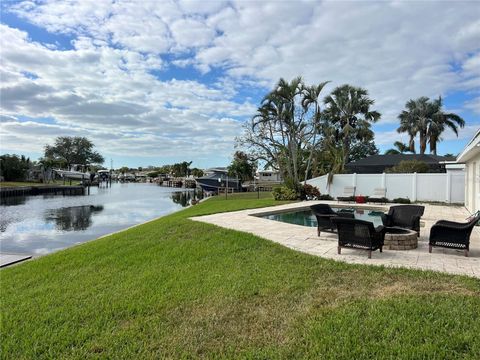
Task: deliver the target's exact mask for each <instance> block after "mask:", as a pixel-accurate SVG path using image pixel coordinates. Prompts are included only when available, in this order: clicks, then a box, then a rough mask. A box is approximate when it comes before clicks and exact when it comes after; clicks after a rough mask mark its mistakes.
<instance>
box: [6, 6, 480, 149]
mask: <svg viewBox="0 0 480 360" xmlns="http://www.w3.org/2000/svg"><path fill="white" fill-rule="evenodd" d="M9 6H10V7H9V8H8V7H5V9H6V10H10V11H13V12H15V13H16V14H17V15H18V16H20V17H22V18H24V19H26V20H27V21H29V22H31V23H33V24H35V25H37V26H40V27H42V28H45V29H47V30H48V31H49V32H52V33H61V34H68V35H69V36H71V37H73V42H72V46H73V48H72V49H68V50H65V49H61V48H60V47H59V46H56V45H55V44H54V45H52V44H43V43H38V42H33V41H32V40H31V39H30V38H29V36H28V34H27V33H25V32H23V31H20V30H17V29H13V28H10V27H8V26H5V25H1V27H0V32H1V37H0V48H1V52H2V53H1V57H2V61H1V64H0V76H1V79H2V103H1V110H2V113H4V114H5V116H20V115H22V116H28V117H30V118H33V119H34V118H36V117H48V118H52V119H54V120H55V125H52V126H53V127H51V126H50V127H49V126H44V125H39V126H40V128H42V131H45V133H44V137H43V138H42V140H43V143H44V142H45V140H46V139H47V138H48V136H47V133H48V131H51V135H50V138H53V137H54V136H55V134H57V133H58V131H64V130H65V131H82V132H86V133H85V134H87V135H89V136H92V137H95V138H97V139H104V138H103V137H102V136H103V135H102V133H101V132H99V130H98V129H100V128H101V129H107V130H105V131H106V134H108V135H109V136H110V138H108V136H107V137H106V139H105V140H102V141H103V144H104V145H102V146H106V144H108V146H111V147H112V148H113V149H115V151H118V152H125V153H129V154H136V153H142V154H144V153H148V152H149V151H162V152H166V151H168V149H167V147H166V146H165V147H164V146H163V145H159V143H162V144H166V145H169V146H173V145H175V146H177V147H178V149H183V150H185V151H187V149H188V148H189V144H190V143H191V139H192V138H195V140H196V143H197V144H198V145H197V150H198V152H199V153H202V154H201V156H207V155H205V154H206V153H203V152H204V151H208V148H211V149H213V148H215V149H216V150H215V151H218V148H217V145H216V142H215V141H217V142H218V143H219V145H218V146H219V147H220V148H222V149H224V150H223V151H231V149H232V145H233V138H234V136H235V135H238V134H239V133H240V131H241V129H240V123H239V122H238V121H236V120H232V119H230V120H222V119H229V118H231V117H236V118H238V117H248V116H250V115H251V114H252V113H253V112H254V111H255V107H256V105H255V104H253V103H252V102H251V101H239V100H238V99H236V95H237V94H238V93H239V92H241V91H244V92H248V91H250V90H258V88H259V87H265V86H267V87H268V86H271V85H272V84H273V83H274V82H275V81H277V80H278V78H280V77H284V78H287V79H290V78H292V77H294V76H297V75H303V76H304V78H305V80H306V81H307V82H308V83H315V82H320V81H325V80H332V81H333V82H332V83H331V84H329V85H328V87H327V88H326V89H325V94H326V93H327V91H329V90H331V89H332V88H333V87H334V86H338V85H341V84H343V83H351V84H354V85H358V86H364V87H366V88H367V89H368V90H369V92H370V95H371V97H372V98H374V99H376V108H377V109H378V110H379V111H380V112H382V114H383V117H382V120H381V122H382V123H384V124H388V123H395V122H397V114H398V112H399V111H400V110H401V109H402V108H403V106H404V104H405V102H406V101H407V100H408V99H410V98H415V97H418V96H423V95H425V96H430V97H436V96H438V95H442V96H448V94H450V93H452V92H454V91H463V92H465V93H469V94H474V95H475V96H477V93H478V89H479V88H480V63H479V61H480V45H479V44H480V42H479V39H480V20H478V19H479V17H480V9H479V7H478V4H476V3H475V2H441V3H436V2H398V1H394V2H333V1H331V2H293V1H263V2H244V1H233V2H222V1H180V2H175V1H167V0H165V1H161V2H160V1H159V2H157V1H140V0H130V1H90V0H87V1H80V0H77V1H75V0H69V1H61V2H59V1H50V0H47V1H42V2H32V1H25V2H20V3H16V4H11V5H9ZM191 66H193V67H195V68H197V69H198V70H199V71H200V72H201V73H202V74H207V73H209V72H210V71H212V70H215V71H216V73H219V74H220V75H218V79H217V81H215V82H210V83H209V84H210V85H206V84H202V83H201V79H202V77H201V76H200V75H198V76H197V78H198V79H199V80H195V79H190V80H175V79H174V77H175V76H174V75H172V74H174V70H179V69H180V70H181V69H182V68H183V69H184V68H187V67H191ZM180 70H179V71H180ZM153 71H155V72H156V74H160V75H164V74H167V72H168V71H171V72H170V73H169V76H170V78H168V77H167V79H165V80H160V79H159V78H158V77H156V76H155V75H152V72H153ZM188 71H191V69H190V68H189V69H188ZM28 74H30V76H27V75H28ZM262 91H263V90H262ZM478 103H479V102H478V98H476V99H472V100H469V101H466V103H465V104H464V109H469V110H473V111H476V112H480V109H479V105H478ZM15 123H16V122H15V121H13V122H12V124H15ZM12 124H10V125H9V127H6V128H5V129H6V130H5V131H7V132H9V134H11V135H12V137H16V139H21V138H22V136H23V135H22V134H21V133H20V130H22V131H23V133H24V134H26V135H25V136H27V137H28V136H30V135H28V134H29V132H31V133H32V134H36V133H37V132H38V131H39V130H38V129H39V128H38V127H35V126H34V125H32V124H30V123H29V125H21V124H25V123H19V122H17V123H16V124H17V125H18V126H17V127H13V125H12ZM29 127H31V128H32V130H31V131H30V130H29ZM134 132H136V133H137V134H141V136H140V135H139V136H132V135H131V134H132V133H134ZM393 133H394V132H392V133H391V134H390V133H387V134H382V136H381V137H377V142H378V143H380V144H382V143H384V142H385V141H386V140H385V139H389V140H388V141H389V142H390V143H391V142H393V141H391V140H393V139H394V135H395V134H396V133H395V134H393ZM383 135H385V136H383ZM32 136H34V135H32ZM396 136H397V137H398V134H397V135H396ZM109 139H111V140H109ZM395 140H396V139H395ZM2 141H3V139H2ZM32 144H36V142H35V141H32V142H30V143H29V145H28V146H29V148H33V147H34V145H32ZM12 145H13V144H12ZM17 146H19V148H20V145H17ZM39 149H41V147H39V148H37V151H38V150H39ZM213 152H214V151H212V153H213ZM199 156H200V155H199Z"/></svg>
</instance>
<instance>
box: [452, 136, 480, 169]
mask: <svg viewBox="0 0 480 360" xmlns="http://www.w3.org/2000/svg"><path fill="white" fill-rule="evenodd" d="M477 154H480V129H478V130H477V132H476V134H475V136H474V137H473V139H472V140H470V142H469V143H468V144H467V146H465V149H463V151H462V152H461V153H460V155H458V156H457V162H465V161H468V160H470V159H471V158H472V157H474V156H475V155H477Z"/></svg>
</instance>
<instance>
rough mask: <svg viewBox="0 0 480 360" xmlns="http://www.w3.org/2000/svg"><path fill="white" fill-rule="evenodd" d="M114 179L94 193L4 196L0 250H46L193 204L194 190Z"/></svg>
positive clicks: (32, 252) (38, 252)
mask: <svg viewBox="0 0 480 360" xmlns="http://www.w3.org/2000/svg"><path fill="white" fill-rule="evenodd" d="M179 190H180V189H175V188H165V187H160V186H158V185H156V184H138V183H123V184H120V183H113V184H112V186H111V187H108V188H102V187H100V188H97V187H92V188H91V189H90V195H78V196H59V195H43V196H42V195H37V196H18V197H8V198H2V199H1V204H0V252H3V253H16V254H30V255H43V254H48V253H51V252H54V251H57V250H60V249H64V248H67V247H70V246H72V245H75V244H79V243H82V242H85V241H88V240H92V239H96V238H98V237H99V236H102V235H106V234H109V233H112V232H115V231H119V230H121V229H125V228H127V227H129V226H132V225H136V224H140V223H142V222H145V221H147V220H151V219H154V218H156V217H159V216H162V215H167V214H169V213H172V212H175V211H178V210H180V209H181V208H182V207H184V206H187V205H188V204H189V202H190V200H191V198H192V196H193V195H194V194H193V191H192V190H183V189H182V190H181V191H179Z"/></svg>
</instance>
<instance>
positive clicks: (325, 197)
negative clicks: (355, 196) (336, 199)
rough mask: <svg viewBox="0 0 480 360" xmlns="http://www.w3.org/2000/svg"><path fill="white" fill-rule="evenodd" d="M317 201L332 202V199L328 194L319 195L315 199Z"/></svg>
mask: <svg viewBox="0 0 480 360" xmlns="http://www.w3.org/2000/svg"><path fill="white" fill-rule="evenodd" d="M317 200H333V197H331V196H330V195H328V194H324V195H320V196H318V197H317Z"/></svg>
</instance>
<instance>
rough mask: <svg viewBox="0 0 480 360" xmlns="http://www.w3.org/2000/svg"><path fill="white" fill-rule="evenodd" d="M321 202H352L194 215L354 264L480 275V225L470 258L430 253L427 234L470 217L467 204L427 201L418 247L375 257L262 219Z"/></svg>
mask: <svg viewBox="0 0 480 360" xmlns="http://www.w3.org/2000/svg"><path fill="white" fill-rule="evenodd" d="M317 203H328V204H330V205H332V206H337V207H338V206H341V207H351V206H352V204H351V203H350V204H349V203H338V202H336V201H308V202H300V203H293V204H287V205H279V206H273V207H267V208H259V209H249V210H241V211H233V212H227V213H218V214H212V215H205V216H198V217H193V218H191V219H192V220H194V221H200V222H205V223H209V224H213V225H217V226H220V227H224V228H228V229H232V230H238V231H244V232H248V233H251V234H254V235H257V236H260V237H262V238H265V239H268V240H271V241H274V242H276V243H279V244H282V245H284V246H286V247H289V248H291V249H294V250H297V251H301V252H305V253H308V254H311V255H316V256H320V257H323V258H327V259H333V260H337V261H344V262H347V263H352V264H367V265H384V266H389V267H404V268H411V269H420V270H433V271H439V272H445V273H450V274H459V275H468V276H473V277H476V278H480V227H477V226H476V227H474V229H473V231H472V235H471V237H470V254H469V257H465V256H464V253H463V250H453V249H443V248H433V253H432V254H430V253H429V252H428V236H429V234H430V228H431V227H432V225H433V224H434V223H435V222H436V221H437V220H441V219H445V220H451V221H458V222H464V221H465V218H467V217H468V216H469V213H468V211H467V210H466V209H465V208H464V207H463V206H442V205H431V204H423V205H424V206H425V213H424V216H423V217H422V219H421V220H422V223H423V227H421V229H420V238H419V239H418V247H417V248H416V249H413V250H384V251H383V253H380V252H378V251H375V252H373V253H372V258H371V259H368V257H367V252H366V251H362V250H354V249H342V254H341V255H338V254H337V236H336V235H335V234H327V233H322V235H321V236H320V237H318V236H317V229H316V228H314V227H307V226H301V225H293V224H288V223H284V222H279V221H274V220H268V219H264V218H261V217H258V215H262V214H271V213H272V212H273V213H274V212H285V211H289V210H290V211H295V210H301V209H308V207H309V206H310V205H314V204H317ZM390 205H393V204H389V205H375V204H373V205H370V204H366V205H359V204H355V207H358V208H364V209H372V208H377V209H378V208H383V209H384V210H387V209H388V208H389V206H390ZM252 215H253V216H252ZM255 215H257V216H255Z"/></svg>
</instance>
